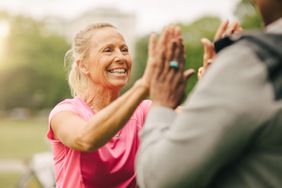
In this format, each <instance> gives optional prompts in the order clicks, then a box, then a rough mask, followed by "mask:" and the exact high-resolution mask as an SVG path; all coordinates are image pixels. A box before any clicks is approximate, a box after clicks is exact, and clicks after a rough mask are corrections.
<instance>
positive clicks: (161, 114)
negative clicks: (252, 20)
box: [136, 0, 282, 188]
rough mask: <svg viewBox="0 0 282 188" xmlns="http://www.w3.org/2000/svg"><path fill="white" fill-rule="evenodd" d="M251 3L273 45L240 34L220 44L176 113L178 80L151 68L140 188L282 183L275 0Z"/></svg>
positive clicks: (281, 8) (281, 32)
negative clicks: (230, 42) (270, 47)
mask: <svg viewBox="0 0 282 188" xmlns="http://www.w3.org/2000/svg"><path fill="white" fill-rule="evenodd" d="M254 3H255V5H256V6H257V8H258V10H259V11H260V13H261V15H262V17H263V20H264V23H265V25H266V30H265V34H273V35H275V37H276V39H277V40H275V41H274V42H277V45H276V49H273V50H268V47H267V46H265V47H259V45H258V44H256V43H254V42H251V41H248V40H240V41H239V42H236V43H235V44H233V45H231V46H229V47H226V48H224V49H223V50H221V51H220V52H219V53H218V54H217V55H216V57H215V59H214V61H213V63H212V65H211V66H210V67H209V69H208V71H207V72H206V73H205V75H204V76H203V77H202V79H201V80H200V81H199V82H198V84H197V85H196V87H195V88H194V90H193V92H192V93H191V94H190V96H189V98H188V99H187V100H186V102H185V104H184V106H183V107H182V108H181V111H180V112H176V111H175V110H173V108H174V107H176V106H177V105H178V102H179V100H177V99H178V98H180V97H181V96H182V94H180V93H175V92H174V91H175V89H176V88H177V87H178V86H179V84H181V83H182V81H181V78H180V77H179V79H180V80H179V82H177V81H175V80H174V81H173V82H172V81H171V80H172V79H168V78H167V77H168V76H167V75H170V78H171V74H172V72H173V71H171V70H167V69H165V68H162V67H164V66H157V67H159V68H160V70H159V71H156V73H155V76H153V79H152V80H151V86H150V87H151V88H150V95H151V100H152V102H153V103H152V107H151V110H150V111H149V114H148V116H147V120H146V123H145V126H144V129H143V131H142V134H141V147H140V149H139V152H138V155H137V161H136V171H137V181H138V184H139V186H140V187H141V188H166V187H173V188H181V187H191V188H199V187H217V188H280V187H282V61H281V54H279V51H280V52H281V48H282V45H279V44H282V43H279V40H280V42H281V36H282V0H254ZM263 50H265V51H263ZM275 50H277V51H275ZM266 54H268V55H266ZM269 54H270V55H273V56H275V54H276V55H277V54H278V55H277V57H276V58H273V59H271V58H270V59H269V58H264V57H266V56H269ZM161 63H164V62H161ZM170 67H171V69H173V70H174V72H173V73H174V74H179V73H178V72H179V71H180V69H177V66H174V63H173V64H172V63H171V66H170ZM183 84H185V83H183Z"/></svg>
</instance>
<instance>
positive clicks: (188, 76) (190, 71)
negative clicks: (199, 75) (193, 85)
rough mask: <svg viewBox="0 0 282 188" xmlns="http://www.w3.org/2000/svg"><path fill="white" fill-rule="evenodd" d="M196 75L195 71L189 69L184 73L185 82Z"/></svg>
mask: <svg viewBox="0 0 282 188" xmlns="http://www.w3.org/2000/svg"><path fill="white" fill-rule="evenodd" d="M194 73H195V70H194V69H188V70H186V71H185V72H184V73H183V76H184V80H188V79H189V78H190V77H191V76H192V75H193V74H194Z"/></svg>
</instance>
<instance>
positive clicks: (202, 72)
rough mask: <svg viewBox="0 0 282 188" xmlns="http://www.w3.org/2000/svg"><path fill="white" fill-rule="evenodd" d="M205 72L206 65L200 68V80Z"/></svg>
mask: <svg viewBox="0 0 282 188" xmlns="http://www.w3.org/2000/svg"><path fill="white" fill-rule="evenodd" d="M203 74H204V67H200V68H199V69H198V80H200V79H201V78H202V77H203Z"/></svg>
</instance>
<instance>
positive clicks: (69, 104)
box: [47, 99, 78, 140]
mask: <svg viewBox="0 0 282 188" xmlns="http://www.w3.org/2000/svg"><path fill="white" fill-rule="evenodd" d="M62 111H71V112H74V113H76V114H77V113H78V111H77V109H76V106H75V104H74V103H73V101H71V100H69V99H66V100H64V101H62V102H60V103H59V104H57V105H56V106H55V107H54V108H53V109H52V110H51V112H50V114H49V118H48V132H47V138H48V139H49V140H55V139H54V132H53V130H52V128H51V122H52V119H53V118H54V116H55V115H56V114H58V113H59V112H62Z"/></svg>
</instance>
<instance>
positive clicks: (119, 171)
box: [47, 97, 151, 188]
mask: <svg viewBox="0 0 282 188" xmlns="http://www.w3.org/2000/svg"><path fill="white" fill-rule="evenodd" d="M150 105H151V101H149V100H145V101H143V102H142V103H141V104H140V105H139V106H138V107H137V109H136V110H135V112H134V113H133V115H132V116H131V117H130V119H129V120H128V122H127V123H126V125H125V126H124V127H123V128H122V129H121V131H120V132H119V133H118V135H117V136H114V137H113V138H112V139H111V140H110V141H109V142H108V143H107V144H105V145H104V146H103V147H101V148H99V149H98V150H97V151H95V152H89V153H88V152H80V151H76V150H73V149H71V148H69V147H66V146H65V145H63V144H62V143H61V142H60V141H59V140H56V139H54V133H53V131H52V128H51V121H52V118H53V117H54V115H55V114H57V113H58V112H61V111H72V112H74V113H76V114H77V115H78V116H80V117H81V118H83V119H85V120H89V119H90V118H91V117H93V116H94V115H95V113H94V112H93V111H92V110H91V109H90V108H89V106H88V105H87V104H86V103H85V102H84V101H83V100H82V99H81V98H79V97H74V98H73V99H66V100H64V101H62V102H61V103H59V104H58V105H57V106H55V108H54V109H53V110H52V111H51V113H50V115H49V131H48V134H47V137H48V139H49V140H50V142H51V144H52V147H53V156H54V164H55V165H54V167H55V175H56V182H57V184H56V185H57V187H58V188H74V187H75V188H129V187H130V188H131V187H136V180H135V172H134V160H135V155H136V152H137V149H138V147H139V137H138V133H139V131H140V129H141V128H142V126H143V124H144V121H145V117H146V114H147V112H148V110H149V107H150ZM65 126H67V125H65Z"/></svg>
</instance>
